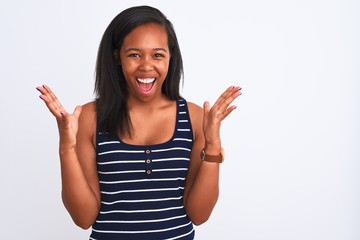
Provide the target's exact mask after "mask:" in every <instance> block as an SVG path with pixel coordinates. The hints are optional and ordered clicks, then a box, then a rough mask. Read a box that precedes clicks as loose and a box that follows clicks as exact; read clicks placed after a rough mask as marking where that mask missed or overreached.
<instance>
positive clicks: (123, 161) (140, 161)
mask: <svg viewBox="0 0 360 240" xmlns="http://www.w3.org/2000/svg"><path fill="white" fill-rule="evenodd" d="M143 162H144V160H121V161H111V162H98V163H97V164H99V165H108V164H118V163H143Z"/></svg>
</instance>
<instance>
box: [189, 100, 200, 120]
mask: <svg viewBox="0 0 360 240" xmlns="http://www.w3.org/2000/svg"><path fill="white" fill-rule="evenodd" d="M187 105H188V109H189V113H190V116H194V117H198V116H199V115H200V116H201V117H202V114H203V109H202V107H201V106H199V105H197V104H196V103H193V102H187Z"/></svg>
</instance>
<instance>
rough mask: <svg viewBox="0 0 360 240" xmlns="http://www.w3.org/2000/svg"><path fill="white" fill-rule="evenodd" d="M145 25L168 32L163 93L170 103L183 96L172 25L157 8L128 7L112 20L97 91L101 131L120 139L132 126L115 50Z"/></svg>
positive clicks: (103, 46)
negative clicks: (153, 25) (166, 65)
mask: <svg viewBox="0 0 360 240" xmlns="http://www.w3.org/2000/svg"><path fill="white" fill-rule="evenodd" d="M146 23H156V24H159V25H161V26H163V27H164V28H165V30H166V32H167V37H168V45H169V49H170V56H171V58H170V63H169V70H168V74H167V76H166V78H165V81H164V83H163V86H162V93H163V94H164V95H165V96H167V97H168V98H169V99H171V100H175V99H179V98H180V97H181V96H180V93H179V85H180V81H181V79H183V62H182V57H181V52H180V47H179V43H178V40H177V37H176V34H175V30H174V27H173V25H172V23H171V22H170V21H169V20H168V19H167V18H166V16H165V15H164V14H163V13H162V12H160V11H159V10H158V9H156V8H153V7H150V6H137V7H131V8H128V9H126V10H124V11H122V12H121V13H119V14H118V15H117V16H116V17H115V18H114V19H113V20H112V21H111V23H110V24H109V26H108V27H107V29H106V30H105V32H104V35H103V37H102V39H101V42H100V46H99V50H98V56H97V61H96V73H95V90H94V92H95V94H96V100H95V101H96V114H97V124H98V130H99V131H101V132H108V133H111V134H116V135H117V134H119V135H120V137H123V136H131V132H132V131H131V129H132V125H131V120H130V116H129V111H128V106H127V98H128V88H127V84H126V81H125V77H124V74H123V72H122V69H121V66H120V65H119V59H118V57H116V56H115V52H116V51H115V50H119V49H120V48H121V45H122V44H123V41H124V38H125V37H126V35H128V34H129V33H130V32H131V31H132V30H133V29H134V28H136V27H138V26H140V25H142V24H146ZM117 52H118V51H117Z"/></svg>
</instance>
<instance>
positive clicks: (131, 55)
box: [128, 53, 140, 58]
mask: <svg viewBox="0 0 360 240" xmlns="http://www.w3.org/2000/svg"><path fill="white" fill-rule="evenodd" d="M128 56H129V57H133V58H138V57H140V55H139V54H138V53H131V54H129V55H128Z"/></svg>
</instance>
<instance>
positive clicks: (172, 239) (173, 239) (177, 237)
mask: <svg viewBox="0 0 360 240" xmlns="http://www.w3.org/2000/svg"><path fill="white" fill-rule="evenodd" d="M193 231H194V228H193V229H191V231H190V232H188V233H185V234H183V235H180V236H176V237H173V238H168V239H164V240H175V239H179V238H182V237H185V236H187V235H189V234H191V233H192V232H193Z"/></svg>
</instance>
